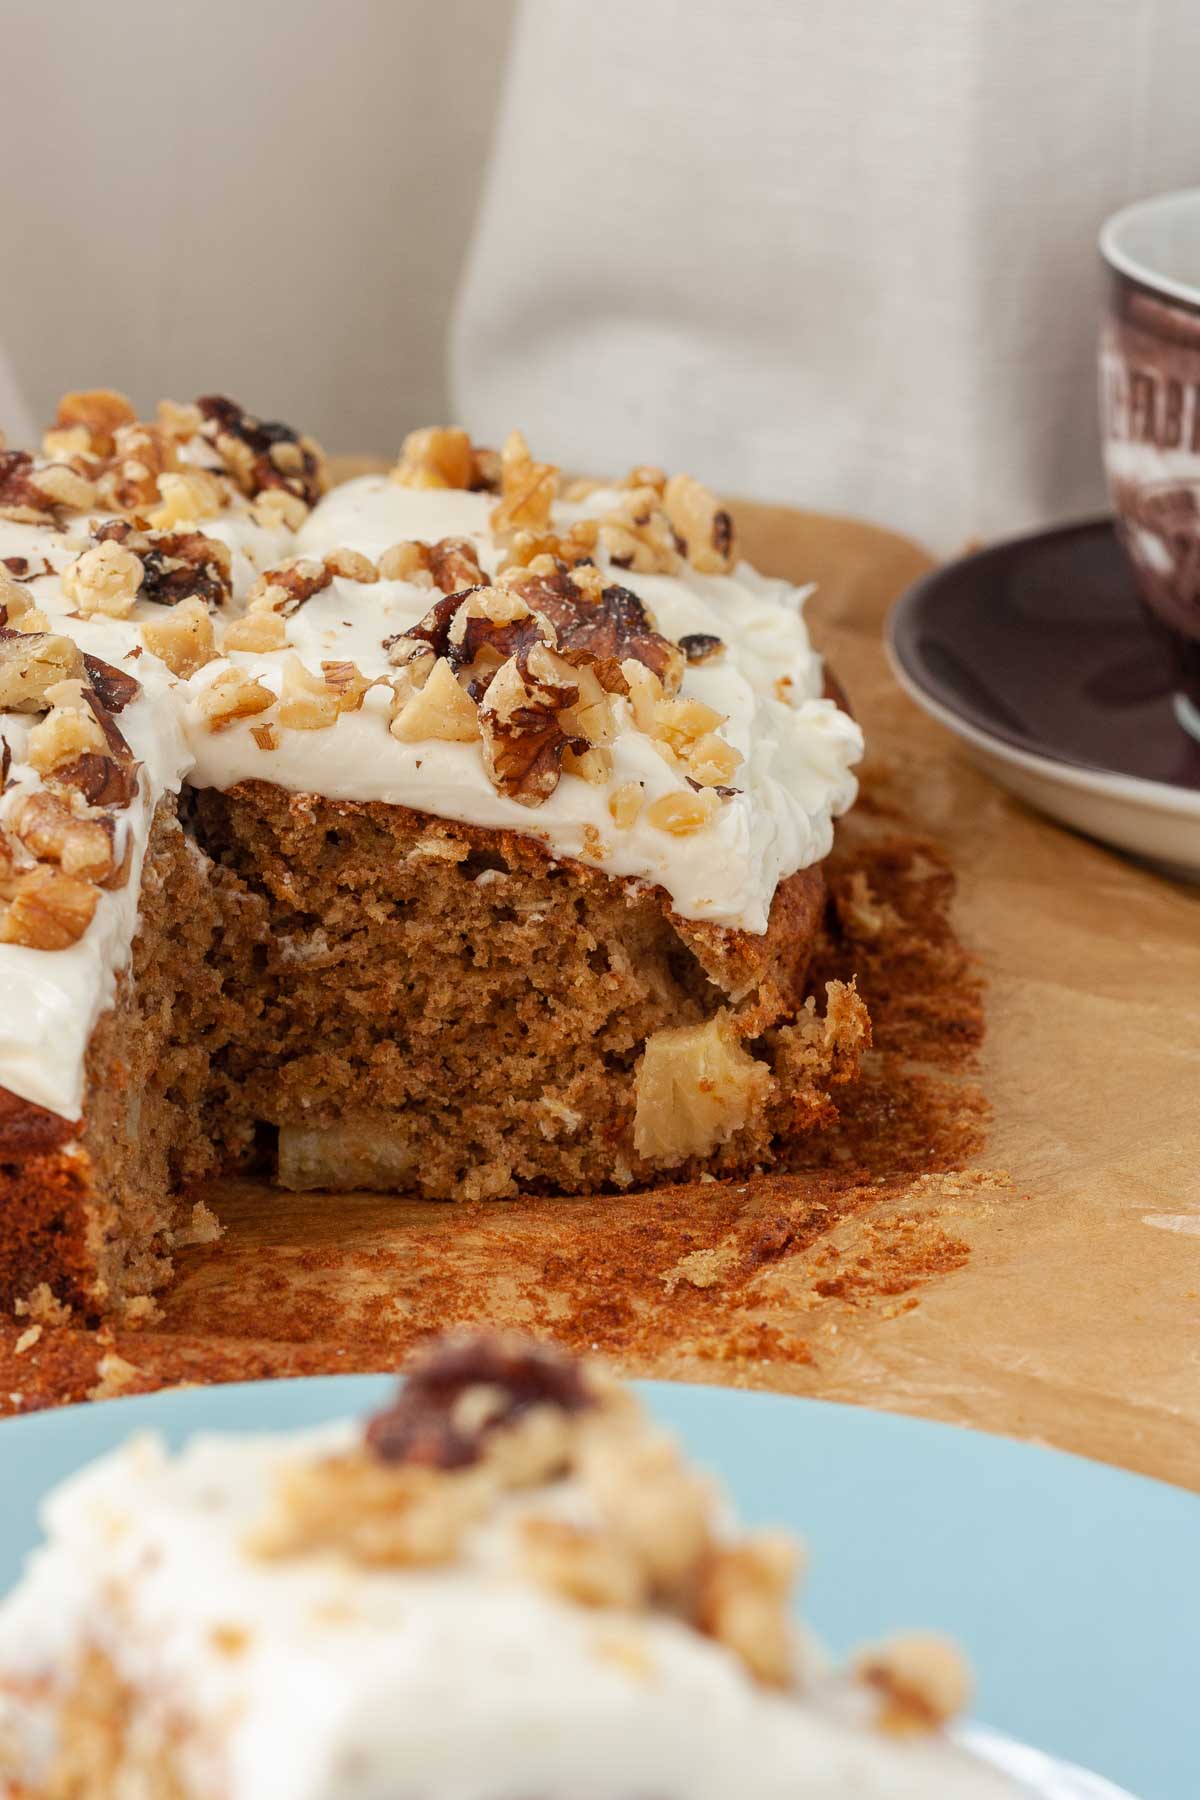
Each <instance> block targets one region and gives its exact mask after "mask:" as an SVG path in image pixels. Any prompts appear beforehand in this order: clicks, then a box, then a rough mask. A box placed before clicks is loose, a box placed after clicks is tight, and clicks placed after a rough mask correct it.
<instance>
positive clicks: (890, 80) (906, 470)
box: [452, 0, 1200, 549]
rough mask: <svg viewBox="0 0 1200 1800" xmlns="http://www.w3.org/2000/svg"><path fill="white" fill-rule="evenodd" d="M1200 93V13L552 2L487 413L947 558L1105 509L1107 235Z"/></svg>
mask: <svg viewBox="0 0 1200 1800" xmlns="http://www.w3.org/2000/svg"><path fill="white" fill-rule="evenodd" d="M1197 68H1200V5H1197V4H1196V0H919V3H918V0H842V3H840V4H839V3H838V0H790V3H783V4H781V0H738V4H737V5H736V6H734V5H732V4H729V3H728V0H605V4H604V5H603V6H590V5H589V6H583V5H578V4H572V3H566V4H564V3H563V0H522V4H521V5H520V7H519V9H518V16H517V25H516V30H515V34H514V39H513V43H512V48H511V50H510V58H509V69H508V79H507V85H506V89H505V93H504V97H503V101H502V106H501V116H500V123H499V129H498V134H497V138H496V143H495V147H494V152H493V157H492V165H491V169H490V173H489V177H488V181H487V186H486V190H485V198H484V202H483V206H482V212H481V216H480V218H479V221H478V226H477V230H476V235H475V239H474V244H473V247H472V251H471V256H470V260H469V264H468V270H467V275H466V280H465V284H464V287H463V289H462V291H461V295H460V303H459V307H458V313H457V319H456V322H455V328H454V335H453V356H452V372H453V394H454V400H455V405H456V408H457V411H458V413H459V414H460V415H461V416H462V419H463V421H464V422H465V423H467V424H468V425H470V426H471V427H472V429H473V430H474V431H475V432H476V433H477V434H479V435H481V436H482V437H483V438H484V439H489V440H490V439H494V438H495V437H497V436H498V435H499V434H500V433H501V432H502V431H504V430H505V429H506V428H507V426H508V425H509V424H510V423H511V422H512V421H513V420H519V421H521V422H522V424H523V427H524V429H525V430H526V432H527V435H528V436H529V437H530V439H531V441H532V443H533V445H534V447H535V449H536V450H537V451H539V452H540V453H543V454H545V455H548V456H553V457H555V458H557V459H559V460H561V461H564V462H566V463H568V464H570V465H572V466H574V467H578V468H585V469H587V470H589V471H590V470H602V469H607V468H610V467H612V466H614V465H616V466H618V467H623V466H627V464H628V462H629V460H630V459H631V458H634V457H636V458H637V459H639V460H647V461H655V462H661V463H663V464H664V465H666V466H667V467H675V468H679V467H682V468H686V469H689V470H693V471H695V472H697V473H702V474H703V476H704V477H705V478H706V479H707V480H709V481H711V482H712V483H714V484H717V485H720V486H722V487H723V488H724V489H725V490H726V491H728V492H732V493H742V494H752V495H755V496H757V497H759V498H765V499H774V500H779V501H787V502H790V503H792V504H794V505H798V506H803V507H816V508H826V509H830V510H833V511H838V512H846V513H854V514H860V515H864V516H866V517H869V518H872V519H876V520H878V521H880V522H883V523H886V524H889V525H892V526H895V527H897V528H900V529H902V530H906V531H909V532H911V533H913V534H915V535H916V536H917V537H919V538H921V539H924V540H925V541H927V542H928V543H930V544H932V545H934V546H935V547H937V548H939V549H950V548H953V547H955V546H956V545H957V544H959V543H960V542H961V541H962V540H963V539H964V538H966V537H968V536H971V535H974V534H982V535H991V534H993V533H996V532H1001V531H1008V530H1014V529H1020V528H1023V527H1025V526H1032V525H1036V524H1039V523H1042V522H1045V521H1048V520H1051V519H1056V518H1061V517H1066V516H1069V515H1072V514H1079V513H1081V512H1087V511H1089V510H1091V509H1093V508H1096V507H1099V506H1101V505H1102V504H1103V483H1102V479H1101V474H1100V464H1099V452H1098V442H1097V432H1096V425H1095V376H1094V366H1095V329H1096V317H1097V298H1098V292H1099V276H1098V265H1097V257H1096V252H1095V234H1096V230H1097V227H1098V226H1099V224H1100V223H1101V221H1102V220H1103V219H1104V218H1105V216H1106V215H1107V214H1108V213H1109V212H1111V211H1113V210H1114V209H1115V208H1116V207H1118V206H1121V205H1123V204H1125V203H1126V202H1127V201H1129V200H1131V199H1133V198H1136V197H1138V196H1140V195H1142V194H1145V193H1148V192H1152V191H1154V190H1156V189H1163V188H1169V187H1173V186H1184V185H1187V184H1189V183H1190V182H1195V181H1197V180H1200V127H1198V126H1197V123H1196V111H1195V92H1196V71H1197Z"/></svg>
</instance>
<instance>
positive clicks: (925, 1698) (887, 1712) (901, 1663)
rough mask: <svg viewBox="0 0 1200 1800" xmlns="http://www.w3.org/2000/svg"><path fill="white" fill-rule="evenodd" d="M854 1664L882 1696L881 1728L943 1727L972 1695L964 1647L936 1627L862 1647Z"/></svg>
mask: <svg viewBox="0 0 1200 1800" xmlns="http://www.w3.org/2000/svg"><path fill="white" fill-rule="evenodd" d="M854 1670H855V1673H856V1674H857V1675H858V1676H859V1678H860V1679H861V1680H863V1681H865V1682H866V1683H867V1684H868V1685H869V1686H870V1687H872V1688H874V1689H875V1690H876V1692H877V1693H878V1694H879V1696H880V1702H881V1704H880V1711H879V1718H878V1723H879V1726H880V1728H881V1730H883V1731H888V1732H891V1733H894V1734H895V1735H896V1736H900V1737H904V1736H910V1735H912V1734H914V1733H921V1732H930V1731H936V1730H938V1729H939V1728H940V1727H941V1726H942V1725H944V1724H945V1723H946V1722H947V1721H948V1720H949V1719H952V1718H954V1717H955V1715H956V1714H957V1713H960V1712H962V1711H963V1709H964V1708H965V1706H966V1705H967V1702H968V1701H969V1699H970V1697H971V1672H970V1669H969V1668H968V1666H967V1663H966V1661H965V1660H964V1658H963V1656H962V1653H961V1652H960V1650H959V1649H958V1646H957V1645H956V1644H954V1643H952V1642H951V1641H950V1640H949V1639H948V1638H944V1637H941V1636H940V1635H939V1634H938V1633H936V1632H925V1631H912V1632H906V1633H904V1634H903V1635H901V1636H897V1637H894V1638H889V1639H888V1640H887V1642H886V1643H883V1644H877V1645H873V1646H872V1647H871V1648H869V1649H867V1650H863V1651H860V1652H859V1654H858V1656H857V1657H856V1658H855V1660H854Z"/></svg>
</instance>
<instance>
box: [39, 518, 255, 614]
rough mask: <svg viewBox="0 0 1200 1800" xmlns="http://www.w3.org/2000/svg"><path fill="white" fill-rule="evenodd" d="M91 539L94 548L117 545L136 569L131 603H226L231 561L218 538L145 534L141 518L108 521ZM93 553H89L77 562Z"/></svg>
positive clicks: (196, 534)
mask: <svg viewBox="0 0 1200 1800" xmlns="http://www.w3.org/2000/svg"><path fill="white" fill-rule="evenodd" d="M94 535H95V540H96V545H97V549H98V550H103V549H105V548H106V547H111V548H112V549H116V548H117V547H118V546H119V547H120V549H121V550H122V551H124V552H125V553H126V554H127V555H129V556H132V557H133V558H134V559H135V560H136V561H137V563H138V564H139V565H140V567H141V570H142V575H141V581H140V584H139V586H138V589H137V592H136V594H135V595H134V598H135V599H138V600H151V601H153V602H154V603H155V604H156V605H158V606H174V605H175V604H176V602H177V601H179V600H193V599H196V600H203V601H204V602H205V603H206V604H208V605H210V606H217V607H221V606H224V605H226V604H227V602H228V601H229V599H230V596H231V594H232V592H233V573H232V572H233V558H232V555H231V553H230V549H229V546H228V544H223V543H222V542H221V541H220V539H219V538H210V537H208V536H206V535H205V533H204V532H202V531H150V530H148V529H147V528H146V525H145V521H144V520H142V519H134V520H130V519H110V520H109V521H108V523H107V524H104V525H101V526H100V527H99V528H98V529H97V530H96V532H95V534H94ZM95 554H96V552H95V551H90V550H89V551H87V552H85V554H84V556H82V557H80V559H79V562H80V563H84V562H86V561H87V558H88V557H90V556H93V555H95ZM76 566H78V565H76ZM63 585H64V587H65V586H66V578H65V576H64V583H63ZM127 610H128V609H127Z"/></svg>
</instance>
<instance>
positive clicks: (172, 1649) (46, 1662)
mask: <svg viewBox="0 0 1200 1800" xmlns="http://www.w3.org/2000/svg"><path fill="white" fill-rule="evenodd" d="M350 1435H351V1427H349V1426H336V1427H332V1428H325V1429H323V1430H322V1431H320V1432H317V1433H303V1434H295V1435H292V1436H290V1437H275V1438H269V1437H243V1438H234V1437H205V1438H199V1439H196V1440H194V1441H193V1442H192V1444H191V1445H190V1446H189V1448H188V1449H187V1450H186V1451H185V1452H183V1453H182V1454H181V1455H180V1456H178V1457H177V1458H175V1459H170V1458H168V1456H167V1455H166V1453H165V1451H164V1449H163V1447H162V1445H161V1443H160V1442H159V1441H158V1440H157V1439H149V1438H144V1439H141V1440H137V1441H135V1442H134V1443H132V1444H130V1445H128V1446H126V1447H125V1448H124V1449H123V1450H121V1451H119V1452H117V1453H116V1454H114V1455H112V1456H109V1457H107V1458H105V1459H104V1460H103V1461H101V1462H99V1463H97V1464H96V1465H94V1466H93V1467H92V1468H91V1469H89V1470H87V1471H85V1472H84V1473H83V1474H82V1475H80V1476H77V1477H75V1478H74V1479H73V1480H71V1481H69V1482H68V1483H66V1484H65V1485H64V1486H63V1487H62V1488H60V1489H59V1490H58V1491H57V1492H56V1493H55V1494H54V1495H53V1496H52V1497H51V1499H50V1501H49V1503H48V1504H47V1506H46V1508H45V1514H44V1523H45V1528H46V1531H47V1534H48V1539H49V1541H48V1543H47V1544H46V1546H45V1547H44V1548H43V1549H41V1550H40V1551H38V1552H37V1553H36V1554H35V1556H34V1557H33V1558H32V1560H31V1564H30V1567H29V1570H28V1573H27V1575H26V1578H25V1580H24V1582H23V1584H22V1585H21V1586H20V1587H19V1588H18V1589H17V1591H16V1593H15V1594H14V1595H13V1596H12V1597H11V1598H10V1599H9V1600H8V1602H7V1603H6V1604H5V1605H4V1606H3V1607H0V1739H2V1738H3V1736H4V1731H5V1727H6V1726H7V1728H8V1730H9V1731H10V1732H11V1733H12V1734H13V1735H14V1737H15V1739H16V1741H17V1742H18V1744H19V1745H21V1746H22V1754H23V1757H24V1759H25V1762H26V1767H25V1769H24V1770H23V1771H22V1772H23V1773H24V1774H25V1775H26V1776H27V1777H31V1778H36V1775H37V1772H38V1769H39V1767H40V1766H41V1763H42V1761H43V1759H44V1757H45V1755H46V1753H47V1749H48V1746H49V1744H50V1743H51V1741H52V1731H53V1709H54V1703H55V1700H56V1698H57V1695H58V1693H59V1692H60V1691H61V1683H62V1682H63V1681H64V1680H66V1679H68V1678H69V1672H70V1668H71V1665H72V1662H73V1659H74V1655H75V1654H76V1653H77V1652H78V1651H79V1649H80V1648H81V1646H82V1645H84V1644H86V1643H94V1644H97V1645H99V1646H100V1647H102V1648H103V1649H104V1650H105V1651H106V1652H107V1653H108V1655H109V1656H110V1657H111V1658H112V1659H113V1661H114V1662H115V1664H116V1666H117V1668H118V1670H119V1671H120V1673H121V1675H122V1677H123V1678H124V1679H126V1680H127V1681H128V1682H129V1683H131V1684H132V1686H133V1688H134V1689H135V1691H136V1692H137V1693H138V1695H139V1697H140V1699H141V1702H142V1704H143V1705H144V1706H145V1708H146V1709H147V1712H148V1714H149V1716H150V1717H151V1718H152V1719H153V1718H154V1716H155V1714H156V1709H157V1716H158V1717H163V1716H169V1715H173V1716H174V1717H175V1718H176V1719H178V1720H182V1721H183V1723H184V1725H185V1731H184V1734H183V1737H182V1740H181V1748H180V1756H181V1759H182V1773H183V1777H184V1781H185V1784H186V1785H187V1791H188V1792H194V1793H195V1794H196V1795H197V1796H198V1797H200V1796H208V1795H214V1796H215V1795H217V1794H220V1795H221V1796H222V1797H223V1800H264V1796H268V1795H269V1796H271V1800H401V1797H402V1796H408V1795H412V1796H418V1795H419V1796H420V1797H421V1800H518V1797H525V1796H529V1797H531V1800H532V1797H533V1796H538V1797H540V1796H545V1797H546V1800H553V1797H555V1796H561V1797H563V1800H565V1797H566V1796H568V1795H569V1796H571V1797H572V1800H630V1797H631V1796H634V1795H643V1794H644V1795H655V1796H661V1800H729V1797H730V1796H731V1795H734V1794H736V1795H738V1796H740V1797H741V1800H797V1796H799V1795H804V1796H805V1797H806V1800H849V1797H850V1796H855V1797H856V1800H939V1797H941V1796H946V1797H947V1800H951V1797H953V1800H1002V1797H1003V1796H1010V1797H1012V1796H1015V1795H1016V1794H1017V1793H1018V1791H1019V1790H1018V1789H1016V1788H1015V1787H1014V1786H1013V1785H1012V1784H1011V1783H1009V1782H1008V1781H1007V1780H1006V1779H1004V1778H1002V1777H1001V1776H999V1775H996V1774H993V1773H991V1772H989V1771H987V1770H985V1769H983V1768H982V1767H981V1766H980V1765H978V1764H976V1763H975V1762H974V1761H972V1760H971V1759H970V1758H968V1757H967V1756H965V1755H964V1754H962V1753H961V1752H959V1751H957V1750H955V1749H954V1748H952V1747H951V1746H950V1745H949V1744H947V1743H946V1742H944V1741H943V1740H941V1739H937V1738H924V1737H917V1738H907V1739H896V1738H891V1737H887V1736H885V1735H883V1734H881V1733H879V1732H877V1731H876V1730H874V1729H873V1728H872V1727H871V1726H870V1725H869V1723H868V1720H867V1714H868V1712H869V1710H870V1709H871V1702H870V1700H869V1699H868V1697H867V1695H866V1694H865V1693H863V1692H861V1691H859V1690H857V1689H855V1688H852V1687H851V1685H850V1684H849V1683H847V1682H845V1681H838V1680H834V1679H831V1678H825V1677H821V1676H819V1675H817V1674H816V1669H817V1667H818V1663H819V1659H818V1658H817V1656H816V1655H815V1653H814V1654H812V1655H810V1656H809V1658H808V1659H807V1660H808V1663H809V1673H808V1680H807V1681H806V1683H805V1689H806V1691H805V1693H804V1694H803V1695H793V1694H784V1693H781V1692H778V1691H775V1690H771V1689H767V1688H764V1687H762V1686H760V1685H759V1684H757V1683H756V1682H755V1681H754V1680H753V1679H752V1678H751V1677H750V1676H749V1675H748V1673H747V1672H746V1670H745V1669H744V1667H743V1665H742V1664H741V1663H740V1662H739V1661H738V1660H737V1659H736V1658H735V1657H734V1656H733V1655H731V1654H730V1653H729V1652H728V1651H726V1650H724V1649H723V1648H721V1647H720V1646H719V1645H717V1644H716V1643H714V1642H713V1641H711V1640H709V1639H707V1638H704V1637H701V1636H700V1635H699V1634H697V1633H696V1632H694V1631H693V1630H692V1629H691V1628H690V1627H688V1626H687V1625H685V1624H683V1623H681V1622H679V1621H677V1620H676V1619H674V1618H672V1617H671V1616H670V1615H668V1614H666V1613H661V1612H660V1613H649V1614H642V1613H639V1614H636V1615H630V1614H623V1613H617V1612H612V1611H607V1610H597V1609H589V1608H584V1607H580V1606H577V1605H574V1604H572V1603H571V1602H569V1601H567V1600H564V1599H559V1598H556V1597H555V1596H553V1595H551V1594H550V1593H548V1592H543V1591H541V1590H539V1589H536V1588H534V1587H532V1586H530V1585H529V1584H528V1582H527V1581H526V1580H525V1579H524V1578H522V1577H521V1575H520V1574H519V1573H518V1570H517V1558H516V1554H515V1550H514V1545H513V1532H514V1524H515V1522H516V1520H517V1519H518V1518H519V1517H520V1516H521V1515H522V1514H525V1513H528V1512H533V1513H536V1514H538V1515H539V1516H542V1517H545V1516H547V1515H554V1516H560V1517H567V1518H570V1519H572V1520H573V1521H575V1522H577V1523H581V1524H587V1523H592V1522H594V1521H593V1520H592V1519H591V1517H590V1515H589V1512H588V1504H589V1503H588V1500H587V1498H586V1495H585V1494H584V1492H583V1491H582V1489H581V1488H579V1487H578V1486H577V1485H576V1484H575V1483H573V1482H570V1481H568V1482H560V1483H558V1484H556V1485H554V1486H551V1487H548V1488H545V1489H542V1490H539V1491H535V1492H534V1493H532V1494H527V1495H523V1496H521V1497H520V1498H519V1499H513V1500H509V1501H507V1502H506V1503H504V1504H503V1506H502V1509H501V1511H500V1512H499V1513H498V1514H496V1515H494V1516H493V1517H492V1518H490V1519H489V1521H488V1522H487V1523H486V1524H484V1525H482V1526H480V1527H478V1528H476V1529H475V1530H474V1532H473V1533H471V1534H470V1535H469V1536H468V1539H467V1542H466V1545H465V1552H464V1555H463V1556H462V1558H461V1559H460V1560H458V1561H456V1562H455V1563H453V1564H452V1565H450V1566H449V1567H445V1568H440V1569H418V1570H408V1571H404V1570H392V1569H388V1570H382V1569H365V1568H363V1567H362V1566H361V1565H357V1564H354V1563H351V1562H350V1561H348V1560H346V1559H345V1558H343V1557H341V1556H339V1555H337V1554H335V1553H328V1554H324V1553H322V1554H317V1553H310V1554H306V1555H301V1556H295V1557H290V1558H287V1559H284V1560H279V1561H271V1562H264V1561H261V1560H257V1559H255V1558H254V1557H252V1556H251V1555H249V1554H248V1553H247V1551H246V1549H245V1547H244V1546H245V1543H246V1540H247V1537H248V1535H249V1534H250V1532H251V1531H252V1529H253V1527H254V1526H255V1525H256V1524H257V1523H258V1522H259V1521H260V1519H261V1517H262V1514H263V1509H264V1501H265V1498H266V1496H267V1495H268V1494H269V1492H270V1489H271V1485H272V1482H271V1476H272V1471H273V1470H274V1469H275V1468H277V1467H278V1466H279V1464H280V1463H282V1462H283V1461H284V1460H285V1459H288V1458H296V1457H311V1456H312V1455H313V1454H314V1453H315V1452H317V1451H319V1450H321V1449H333V1448H339V1447H341V1446H342V1445H344V1444H345V1443H346V1442H347V1440H348V1439H349V1437H350ZM631 1644H632V1646H633V1652H632V1654H631V1652H630V1645H631ZM6 1681H7V1682H8V1683H9V1684H10V1687H11V1690H12V1691H11V1697H10V1699H9V1700H8V1702H7V1716H6V1702H5V1697H4V1684H5V1682H6ZM30 1681H32V1682H34V1683H45V1684H46V1687H45V1688H44V1689H43V1690H42V1697H41V1699H40V1700H35V1701H33V1702H31V1701H30V1700H29V1699H27V1698H22V1697H21V1696H20V1693H19V1692H18V1690H19V1689H20V1688H21V1684H23V1683H26V1682H30Z"/></svg>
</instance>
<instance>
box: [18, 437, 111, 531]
mask: <svg viewBox="0 0 1200 1800" xmlns="http://www.w3.org/2000/svg"><path fill="white" fill-rule="evenodd" d="M95 498H96V489H95V486H94V484H93V483H92V482H91V481H90V480H88V478H87V477H86V476H84V475H81V474H79V473H78V472H77V471H76V470H75V469H73V468H71V467H70V465H69V464H67V463H57V462H54V463H44V464H43V465H42V466H41V467H36V468H35V466H34V461H33V458H32V456H30V454H29V452H28V451H27V450H5V449H3V448H0V518H4V519H14V520H16V521H18V522H19V523H21V524H25V525H54V524H56V523H57V522H58V513H59V512H60V511H65V512H84V511H86V509H87V508H88V507H89V506H91V505H92V504H93V503H94V501H95Z"/></svg>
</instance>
